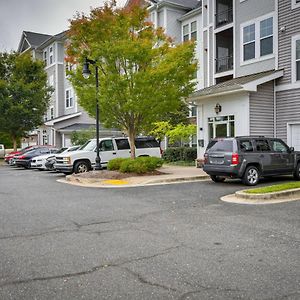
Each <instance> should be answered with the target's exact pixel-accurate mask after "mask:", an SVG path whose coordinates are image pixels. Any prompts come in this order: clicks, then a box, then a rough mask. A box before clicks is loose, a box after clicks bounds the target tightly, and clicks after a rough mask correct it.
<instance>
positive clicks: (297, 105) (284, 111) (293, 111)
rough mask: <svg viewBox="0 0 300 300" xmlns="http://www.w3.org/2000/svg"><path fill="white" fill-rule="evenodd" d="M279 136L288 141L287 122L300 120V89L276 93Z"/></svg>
mask: <svg viewBox="0 0 300 300" xmlns="http://www.w3.org/2000/svg"><path fill="white" fill-rule="evenodd" d="M276 107H277V109H276V119H277V122H276V129H277V130H276V131H277V137H279V138H281V139H283V140H284V141H287V123H289V122H299V121H300V89H293V90H286V91H282V92H277V93H276Z"/></svg>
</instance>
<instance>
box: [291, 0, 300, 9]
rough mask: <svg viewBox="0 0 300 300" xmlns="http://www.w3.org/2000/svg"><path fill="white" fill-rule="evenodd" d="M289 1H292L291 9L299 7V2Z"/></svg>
mask: <svg viewBox="0 0 300 300" xmlns="http://www.w3.org/2000/svg"><path fill="white" fill-rule="evenodd" d="M291 1H292V9H295V8H299V7H300V2H299V3H296V0H291Z"/></svg>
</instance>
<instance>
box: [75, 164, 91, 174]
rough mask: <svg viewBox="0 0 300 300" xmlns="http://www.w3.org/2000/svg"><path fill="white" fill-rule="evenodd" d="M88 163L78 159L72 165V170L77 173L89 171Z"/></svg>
mask: <svg viewBox="0 0 300 300" xmlns="http://www.w3.org/2000/svg"><path fill="white" fill-rule="evenodd" d="M89 169H90V168H89V164H88V163H87V162H86V161H79V162H77V163H76V164H75V166H74V172H75V173H76V174H77V173H86V172H88V171H89Z"/></svg>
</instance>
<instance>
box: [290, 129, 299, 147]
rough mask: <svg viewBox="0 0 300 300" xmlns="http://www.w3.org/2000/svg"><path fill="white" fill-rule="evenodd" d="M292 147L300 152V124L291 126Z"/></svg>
mask: <svg viewBox="0 0 300 300" xmlns="http://www.w3.org/2000/svg"><path fill="white" fill-rule="evenodd" d="M291 146H292V147H294V148H295V150H297V151H300V124H293V125H291Z"/></svg>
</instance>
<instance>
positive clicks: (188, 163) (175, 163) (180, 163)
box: [165, 160, 195, 167]
mask: <svg viewBox="0 0 300 300" xmlns="http://www.w3.org/2000/svg"><path fill="white" fill-rule="evenodd" d="M165 164H166V165H170V166H182V167H195V161H183V160H179V161H172V162H165Z"/></svg>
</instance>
